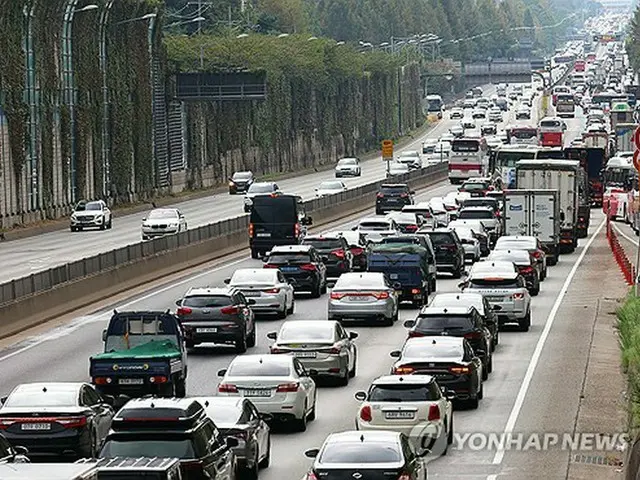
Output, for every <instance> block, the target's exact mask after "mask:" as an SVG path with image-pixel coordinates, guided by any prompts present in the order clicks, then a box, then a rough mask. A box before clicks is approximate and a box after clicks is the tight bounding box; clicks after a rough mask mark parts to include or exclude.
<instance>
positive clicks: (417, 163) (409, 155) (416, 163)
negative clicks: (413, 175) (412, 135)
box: [396, 150, 422, 170]
mask: <svg viewBox="0 0 640 480" xmlns="http://www.w3.org/2000/svg"><path fill="white" fill-rule="evenodd" d="M396 161H398V162H400V163H405V164H407V165H409V168H410V169H412V170H415V169H418V168H422V158H421V157H420V153H418V152H417V151H416V150H407V151H406V152H402V153H400V154H399V155H398V157H397V158H396Z"/></svg>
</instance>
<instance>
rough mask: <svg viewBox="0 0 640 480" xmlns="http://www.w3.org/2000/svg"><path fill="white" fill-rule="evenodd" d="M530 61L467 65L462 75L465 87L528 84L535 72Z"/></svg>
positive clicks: (489, 62)
mask: <svg viewBox="0 0 640 480" xmlns="http://www.w3.org/2000/svg"><path fill="white" fill-rule="evenodd" d="M534 67H535V66H532V62H531V60H530V59H513V60H512V59H509V60H501V59H493V60H491V61H486V62H477V63H467V64H466V65H464V67H463V70H462V73H463V75H464V80H465V85H467V86H472V85H481V84H485V83H528V82H530V81H531V73H532V71H533V70H536V68H534Z"/></svg>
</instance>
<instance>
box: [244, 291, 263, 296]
mask: <svg viewBox="0 0 640 480" xmlns="http://www.w3.org/2000/svg"><path fill="white" fill-rule="evenodd" d="M242 293H243V294H244V296H245V297H259V296H260V292H242Z"/></svg>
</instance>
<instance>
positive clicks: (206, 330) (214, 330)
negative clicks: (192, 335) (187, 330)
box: [196, 328, 218, 333]
mask: <svg viewBox="0 0 640 480" xmlns="http://www.w3.org/2000/svg"><path fill="white" fill-rule="evenodd" d="M196 332H197V333H218V329H217V328H196Z"/></svg>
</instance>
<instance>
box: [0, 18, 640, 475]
mask: <svg viewBox="0 0 640 480" xmlns="http://www.w3.org/2000/svg"><path fill="white" fill-rule="evenodd" d="M600 21H602V20H600ZM615 22H616V19H615V17H607V19H606V25H604V26H603V25H602V24H594V25H590V24H589V22H587V26H586V29H587V30H588V31H590V32H602V31H603V29H604V30H606V29H607V28H608V26H609V25H610V24H615ZM596 51H597V54H596ZM551 61H552V62H553V63H554V64H563V63H569V64H571V65H573V67H572V68H571V69H570V72H569V74H568V75H565V79H564V84H562V85H558V86H556V87H555V88H554V89H553V92H552V95H551V96H550V98H549V100H550V103H551V106H550V109H552V110H553V112H554V114H553V115H549V116H545V117H544V118H541V119H540V120H539V121H538V122H537V123H533V122H534V121H535V119H536V118H537V115H538V111H539V109H540V105H541V102H542V99H541V96H542V93H543V92H542V90H543V86H542V85H541V84H540V83H538V82H537V81H534V82H532V83H531V84H524V85H523V84H513V85H506V84H499V85H496V86H491V87H490V88H487V87H484V88H480V87H477V88H473V89H472V90H470V91H469V92H467V94H466V96H465V98H463V99H460V100H459V101H458V102H457V103H456V104H455V105H453V106H450V107H447V108H446V110H445V108H444V105H443V102H442V99H441V98H440V97H438V96H430V102H433V105H435V108H436V109H440V111H441V112H444V113H442V115H443V117H446V118H448V119H449V120H456V121H459V123H455V122H453V123H452V126H451V127H450V128H449V131H448V132H446V133H444V134H442V135H441V136H440V137H439V138H438V139H433V140H426V141H425V142H424V143H423V144H422V149H421V150H420V151H403V152H401V153H399V154H397V155H395V157H394V159H393V161H392V162H390V165H389V168H388V169H387V179H386V181H385V182H384V183H382V184H381V185H380V187H379V190H378V192H377V193H376V195H375V197H374V198H372V202H371V209H370V213H368V214H367V215H365V216H361V217H360V218H358V219H356V220H353V221H350V222H349V223H344V221H343V222H342V224H341V225H338V226H334V227H332V228H330V229H327V230H324V231H315V230H314V231H312V230H313V219H312V218H311V217H310V216H309V215H308V214H307V213H306V212H305V211H304V204H303V203H302V202H301V199H300V197H299V196H297V195H292V194H287V193H284V192H281V191H280V190H279V188H278V186H277V184H275V183H274V182H259V181H257V179H256V178H255V177H254V176H253V174H252V173H251V172H237V173H236V174H235V175H234V176H233V177H232V178H231V179H230V182H229V193H230V194H232V195H235V194H239V193H243V194H244V195H243V200H242V201H243V203H244V208H245V211H246V212H247V213H248V214H249V222H250V227H249V238H248V242H249V248H250V250H251V259H250V260H248V262H250V266H249V267H247V268H237V269H234V271H233V273H232V274H231V275H230V276H229V277H228V278H225V279H224V281H222V282H220V283H219V284H217V285H209V284H206V283H197V282H196V281H194V283H191V284H189V285H188V288H187V289H185V292H184V294H183V295H182V296H181V297H180V298H177V299H175V301H174V305H173V308H172V309H149V310H126V309H122V310H114V311H113V313H112V315H110V319H109V321H108V324H107V325H106V328H105V329H104V330H103V332H102V339H101V340H102V343H103V349H102V351H100V352H96V353H95V355H93V356H91V358H90V359H89V360H88V365H87V367H88V372H89V378H90V381H88V382H64V381H58V382H53V381H52V382H39V383H24V384H20V385H18V386H16V387H15V388H13V389H12V390H11V391H10V392H8V394H7V396H6V397H3V398H2V399H1V403H2V405H1V407H0V450H1V452H0V458H2V459H4V461H3V462H2V463H0V478H1V479H14V478H49V479H57V478H60V479H67V478H68V479H76V480H78V479H84V480H88V479H91V480H94V479H96V480H97V479H100V480H102V479H116V478H131V479H133V478H154V479H167V480H169V479H172V480H176V479H187V480H192V479H216V480H235V479H244V478H247V479H257V478H259V477H260V476H262V474H263V473H261V472H263V471H264V470H265V469H268V468H269V467H270V465H271V464H272V460H273V461H274V462H276V461H278V460H280V459H279V458H275V457H274V458H272V449H273V448H275V447H274V446H275V444H276V442H277V441H279V440H280V438H277V437H276V435H279V436H282V435H285V436H286V435H294V434H296V433H302V432H306V431H307V429H308V428H309V425H310V423H312V422H318V423H322V422H323V416H324V415H327V416H328V415H329V414H330V412H327V411H326V410H324V411H323V410H322V409H319V408H318V405H319V398H320V397H321V396H323V394H324V393H325V392H324V391H327V390H329V391H332V390H338V391H339V390H340V389H346V387H348V386H349V385H350V382H353V381H355V380H358V372H359V356H360V355H362V353H361V352H360V348H364V346H361V344H360V343H359V339H361V338H362V332H363V331H364V329H367V330H366V331H367V332H370V331H371V330H372V329H373V331H374V332H376V333H375V335H376V336H379V337H384V336H385V332H388V331H389V330H391V329H404V330H403V331H404V332H405V334H404V335H403V336H404V340H403V342H402V343H399V344H397V345H396V347H395V349H392V350H389V351H381V352H378V362H379V364H378V367H379V368H378V371H379V374H378V375H377V376H376V378H373V379H371V380H370V381H367V383H369V385H368V387H367V388H363V389H359V390H357V391H355V393H354V394H349V396H348V398H347V396H345V397H344V403H343V404H342V405H339V406H338V405H336V407H337V408H339V409H344V410H348V415H349V418H350V419H351V420H350V421H349V422H347V423H345V424H344V428H343V429H342V430H341V431H335V432H332V433H330V434H329V435H328V436H326V438H325V440H324V442H322V443H320V444H318V445H316V446H314V447H313V448H309V449H307V450H306V451H305V452H304V454H305V457H306V459H305V461H306V462H307V465H308V471H307V473H306V474H305V476H304V477H303V478H304V479H305V480H320V479H326V480H330V479H343V478H356V479H359V478H363V479H365V480H367V479H372V480H373V479H377V478H385V479H389V480H426V478H427V464H428V462H427V460H429V461H433V462H437V461H438V459H439V457H444V456H446V455H447V454H448V453H449V451H450V449H451V445H452V444H453V442H454V433H455V431H456V430H455V429H456V417H457V415H458V414H457V412H460V411H475V410H477V409H478V408H479V406H480V405H481V403H482V402H483V399H486V398H491V396H492V395H496V394H497V393H496V392H495V391H491V389H485V386H486V385H487V382H488V381H489V380H490V379H491V377H492V375H493V374H494V371H495V367H494V366H495V361H494V359H495V358H499V356H500V345H501V336H502V335H503V332H508V335H510V336H514V335H515V336H519V335H526V334H527V332H529V330H530V328H531V326H532V312H534V311H535V309H536V298H535V297H537V296H538V295H540V293H541V292H544V290H545V289H544V284H545V280H546V279H547V277H551V276H553V274H554V273H553V267H554V266H555V265H556V264H558V263H559V262H562V257H563V256H564V255H566V254H571V253H573V252H574V251H575V250H576V248H577V247H578V244H579V239H581V238H585V237H586V236H587V231H588V228H589V220H590V214H591V208H592V207H598V208H600V207H601V208H603V209H604V210H605V212H606V213H610V214H612V216H613V217H616V218H618V219H619V220H624V221H625V222H628V223H629V224H630V225H631V226H632V227H633V229H634V230H635V231H636V232H638V231H640V208H639V207H638V196H639V195H638V178H637V175H636V173H635V169H634V168H633V158H632V154H630V152H631V151H632V150H633V146H632V138H633V131H634V130H635V127H636V126H637V124H636V123H635V122H636V120H635V118H636V117H635V109H634V106H635V94H634V93H631V92H632V91H633V92H635V90H633V89H634V88H637V86H635V85H629V72H628V70H627V67H628V62H627V61H626V59H625V54H624V52H623V48H622V44H621V43H620V42H616V41H606V42H605V41H604V40H603V39H602V38H601V39H599V40H597V41H596V40H595V39H594V41H593V42H586V41H585V42H584V44H583V42H571V43H570V44H569V45H568V46H567V48H566V49H564V50H561V51H559V52H557V55H556V57H554V58H553V59H551ZM603 72H604V73H606V76H604V77H603V76H602V75H603ZM433 105H431V104H430V107H429V108H430V109H432V107H433ZM438 105H439V106H438ZM578 111H581V112H582V113H583V116H584V117H585V119H586V127H585V130H584V131H583V132H581V135H580V137H579V138H578V139H573V140H572V139H569V138H567V135H566V132H567V128H568V127H567V123H566V122H565V118H574V117H576V112H578ZM507 121H510V122H511V123H507ZM630 125H633V128H631V127H630ZM627 131H630V132H631V133H628V134H627V133H624V134H618V133H617V132H627ZM611 132H615V133H616V134H615V135H612V134H611ZM442 162H446V163H447V164H448V177H449V181H450V184H451V186H446V187H442V188H440V190H441V191H442V195H437V196H429V194H428V193H426V192H425V191H422V192H416V191H415V190H414V189H413V188H412V187H411V185H410V184H407V183H401V182H398V181H395V180H394V176H395V175H396V174H403V173H407V172H410V171H413V170H417V169H421V168H423V167H424V166H427V165H432V164H438V163H442ZM362 168H363V167H362V166H361V163H360V161H359V160H358V159H357V158H345V159H340V160H339V161H338V162H337V164H336V167H335V180H331V181H326V182H323V184H322V185H320V186H319V187H318V189H316V192H317V195H318V196H323V195H333V194H336V193H339V192H341V191H344V190H346V188H347V187H346V186H345V184H344V183H342V180H341V179H343V178H345V177H358V176H360V175H361V173H362ZM445 189H446V190H447V191H445ZM425 195H427V196H425ZM98 207H99V206H96V207H95V209H98ZM93 209H94V206H89V207H88V208H87V205H83V207H82V210H83V211H87V210H93ZM156 216H157V217H158V219H160V220H162V222H164V223H167V220H166V219H167V218H168V216H171V218H172V219H174V220H175V225H174V227H175V230H177V231H180V229H181V228H182V227H181V225H182V224H184V228H186V220H185V219H184V217H183V216H182V215H181V213H180V212H179V211H177V210H176V211H171V212H164V217H163V214H162V212H161V211H159V213H157V214H155V215H151V216H150V217H149V219H148V220H147V219H145V221H146V222H149V221H152V220H153V218H155V217H156ZM172 221H173V220H172ZM101 222H102V224H103V225H105V226H104V228H110V227H111V217H110V212H109V213H108V217H105V218H103V219H102V220H101ZM78 225H80V224H78ZM78 225H74V226H72V229H81V227H80V226H78ZM316 230H317V229H316ZM144 232H145V231H143V236H147V237H151V236H153V235H155V234H157V233H158V229H155V230H153V229H151V227H150V229H149V230H148V232H147V233H144ZM161 233H162V232H161ZM451 285H454V286H455V288H449V287H450V286H451ZM445 286H446V287H445ZM309 302H315V303H314V304H313V305H314V315H309V314H308V311H306V312H307V313H305V315H304V316H300V315H299V314H297V311H298V309H300V307H303V306H304V305H305V303H309ZM318 305H319V306H320V307H318V308H316V306H318ZM290 316H291V317H293V318H292V319H289V317H290ZM407 316H408V317H411V318H410V319H405V320H403V319H402V318H401V317H403V318H407ZM274 320H277V321H279V322H275V321H274ZM276 326H277V328H276ZM356 330H357V331H356ZM265 338H266V339H267V340H268V352H264V351H263V352H260V351H258V345H259V344H262V343H263V342H264V339H265ZM510 338H511V337H510ZM516 342H517V339H516ZM212 345H216V346H219V347H221V348H224V349H226V350H225V351H231V352H233V353H234V354H235V356H234V358H233V359H232V360H231V361H230V362H229V363H228V365H226V367H225V368H223V369H220V370H217V371H209V372H207V374H208V378H209V380H208V381H209V383H210V385H211V386H210V388H209V390H210V394H209V395H204V396H192V395H189V394H188V393H189V392H190V391H191V390H192V387H191V386H190V385H191V384H190V382H189V379H188V372H189V363H190V362H189V357H190V356H198V357H201V356H202V355H205V354H208V353H207V352H208V351H209V349H210V347H211V346H212ZM203 352H204V353H203ZM349 402H352V403H349ZM272 434H273V435H272ZM299 438H300V439H302V438H304V437H299ZM272 442H273V443H272ZM43 462H44V463H45V464H46V469H47V472H48V473H47V474H48V476H46V477H43V476H38V475H39V473H38V472H42V467H43ZM56 475H58V476H56ZM123 475H124V476H123ZM357 475H359V476H357Z"/></svg>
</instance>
